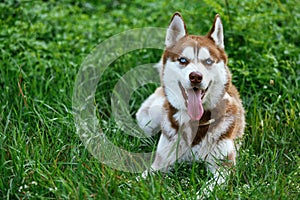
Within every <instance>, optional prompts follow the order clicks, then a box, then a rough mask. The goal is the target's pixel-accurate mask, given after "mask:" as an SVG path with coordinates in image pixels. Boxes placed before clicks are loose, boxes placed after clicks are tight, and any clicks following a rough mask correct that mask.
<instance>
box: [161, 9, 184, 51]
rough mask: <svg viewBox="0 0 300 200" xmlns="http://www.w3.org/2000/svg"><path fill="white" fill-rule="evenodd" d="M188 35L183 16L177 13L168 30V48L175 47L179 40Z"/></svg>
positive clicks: (166, 42)
mask: <svg viewBox="0 0 300 200" xmlns="http://www.w3.org/2000/svg"><path fill="white" fill-rule="evenodd" d="M186 34H187V32H186V29H185V24H184V21H183V19H182V16H181V15H180V13H179V12H176V13H175V14H174V15H173V17H172V19H171V22H170V25H169V27H168V29H167V35H166V40H165V45H166V47H167V48H168V47H171V46H173V45H174V44H175V43H176V42H177V41H178V40H179V39H181V38H182V37H184V36H185V35H186Z"/></svg>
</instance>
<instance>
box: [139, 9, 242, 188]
mask: <svg viewBox="0 0 300 200" xmlns="http://www.w3.org/2000/svg"><path fill="white" fill-rule="evenodd" d="M165 45H166V48H165V51H164V53H163V55H162V59H161V61H160V63H159V65H161V69H160V75H161V87H159V88H157V90H156V91H155V92H154V93H153V94H152V95H151V96H150V97H149V98H148V99H146V100H145V102H144V103H143V104H142V106H141V107H140V109H139V110H138V112H137V114H136V117H137V121H138V124H139V126H140V127H141V128H142V129H143V130H144V131H145V132H146V133H147V134H149V135H151V134H154V133H155V132H156V131H157V130H158V129H160V130H161V131H162V134H161V136H160V139H159V142H158V147H157V151H156V155H155V159H154V162H153V164H152V165H151V169H149V170H147V171H145V172H144V173H143V177H146V176H147V175H148V174H149V173H151V172H152V171H156V170H162V171H166V170H167V169H168V167H170V166H171V165H172V164H174V163H175V162H176V161H177V162H178V161H179V162H180V161H191V160H203V161H206V163H207V167H208V169H209V170H210V171H211V172H212V173H213V174H214V179H213V180H212V181H210V190H211V189H213V186H214V184H215V183H217V184H221V183H223V182H224V181H225V177H226V174H227V173H226V171H227V170H224V169H225V168H226V166H227V167H228V166H232V165H234V164H235V161H236V151H237V149H238V147H239V145H238V144H235V139H237V138H240V137H241V136H242V135H243V132H244V127H245V118H244V109H243V106H242V103H241V100H240V97H239V93H238V91H237V89H236V88H235V86H234V85H233V84H232V83H231V74H230V71H229V69H228V67H227V61H228V59H227V55H226V53H225V51H224V40H223V26H222V22H221V19H220V16H219V15H216V17H215V21H214V24H213V26H212V29H211V30H210V31H209V33H208V34H207V35H205V36H196V35H188V33H187V31H186V27H185V23H184V21H183V19H182V16H181V15H180V14H179V13H175V14H174V16H173V17H172V20H171V22H170V25H169V28H168V29H167V34H166V39H165ZM223 175H225V177H224V176H223ZM212 182H214V183H213V184H212Z"/></svg>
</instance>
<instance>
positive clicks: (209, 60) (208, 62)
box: [204, 58, 215, 65]
mask: <svg viewBox="0 0 300 200" xmlns="http://www.w3.org/2000/svg"><path fill="white" fill-rule="evenodd" d="M214 62H215V61H213V60H212V59H210V58H207V59H206V60H205V61H204V63H205V64H206V65H212V64H214Z"/></svg>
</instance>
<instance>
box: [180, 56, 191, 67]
mask: <svg viewBox="0 0 300 200" xmlns="http://www.w3.org/2000/svg"><path fill="white" fill-rule="evenodd" d="M178 62H179V63H180V64H182V65H186V64H188V62H189V61H188V60H187V59H186V58H184V57H180V58H178Z"/></svg>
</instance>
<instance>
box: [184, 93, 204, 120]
mask: <svg viewBox="0 0 300 200" xmlns="http://www.w3.org/2000/svg"><path fill="white" fill-rule="evenodd" d="M201 94H202V92H201V90H198V91H197V92H195V91H194V90H193V89H191V90H188V106H187V109H188V114H189V116H190V117H191V119H192V120H200V119H201V117H202V115H203V106H202V101H201V96H202V95H201Z"/></svg>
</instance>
